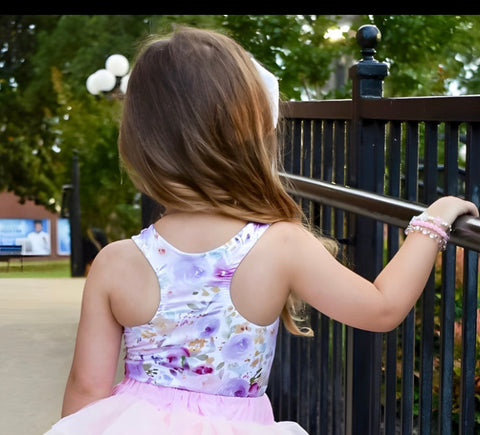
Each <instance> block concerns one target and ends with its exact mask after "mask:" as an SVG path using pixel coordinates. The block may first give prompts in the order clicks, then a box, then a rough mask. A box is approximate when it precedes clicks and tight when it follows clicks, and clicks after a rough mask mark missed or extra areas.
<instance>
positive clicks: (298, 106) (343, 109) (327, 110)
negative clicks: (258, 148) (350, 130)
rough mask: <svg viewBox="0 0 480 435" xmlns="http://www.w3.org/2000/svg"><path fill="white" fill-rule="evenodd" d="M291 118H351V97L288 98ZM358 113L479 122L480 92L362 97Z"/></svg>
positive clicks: (392, 118) (390, 118) (284, 111)
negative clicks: (447, 94) (478, 93)
mask: <svg viewBox="0 0 480 435" xmlns="http://www.w3.org/2000/svg"><path fill="white" fill-rule="evenodd" d="M281 107H282V115H283V116H284V117H285V118H290V119H343V120H349V119H352V116H353V115H352V113H353V106H352V100H321V101H287V102H283V103H282V105H281ZM358 110H359V112H358V114H359V116H360V117H361V118H364V119H378V120H384V121H433V122H435V121H437V122H480V95H462V96H455V97H454V96H433V97H396V98H361V99H360V101H358Z"/></svg>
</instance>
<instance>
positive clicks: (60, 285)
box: [0, 278, 85, 435]
mask: <svg viewBox="0 0 480 435" xmlns="http://www.w3.org/2000/svg"><path fill="white" fill-rule="evenodd" d="M84 282H85V279H84V278H52V279H49V278H40V279H34V278H2V279H0V434H4V435H41V434H43V433H44V432H45V431H46V430H47V429H48V428H49V427H50V426H51V425H52V423H54V422H55V421H56V420H58V419H59V418H60V411H61V406H62V399H63V390H64V388H65V382H66V379H67V376H68V372H69V370H70V364H71V360H72V355H73V348H74V344H75V334H76V329H77V323H78V318H79V314H80V303H81V294H82V289H83V285H84Z"/></svg>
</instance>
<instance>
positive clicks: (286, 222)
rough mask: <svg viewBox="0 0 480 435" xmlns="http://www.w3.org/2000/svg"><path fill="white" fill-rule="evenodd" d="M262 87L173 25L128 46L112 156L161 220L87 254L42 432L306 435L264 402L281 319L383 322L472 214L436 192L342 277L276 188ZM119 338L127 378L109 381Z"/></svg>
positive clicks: (246, 60)
mask: <svg viewBox="0 0 480 435" xmlns="http://www.w3.org/2000/svg"><path fill="white" fill-rule="evenodd" d="M271 78H272V77H271V75H269V74H268V73H266V71H265V70H264V69H263V68H262V67H260V65H258V63H256V62H255V61H254V60H253V59H252V58H251V57H250V55H249V54H248V53H247V52H246V51H245V50H243V49H242V48H241V47H240V46H239V45H238V44H237V43H235V42H234V41H232V40H231V39H229V38H228V37H225V36H223V35H221V34H218V33H215V32H211V31H205V30H195V29H189V28H186V29H185V28H183V29H179V30H177V31H176V32H175V33H174V34H173V36H171V37H170V38H168V39H160V40H151V41H149V42H148V43H147V44H146V46H145V47H144V48H143V50H142V51H141V53H140V55H139V57H138V59H137V61H136V63H135V66H134V68H133V70H132V72H131V76H130V79H129V84H128V90H127V94H126V99H125V106H124V113H123V119H122V123H121V128H120V137H119V150H120V154H121V157H122V160H123V162H124V164H125V166H126V168H127V170H128V171H129V173H130V175H131V177H132V180H133V181H134V182H135V184H136V186H137V187H138V189H139V190H140V191H141V192H144V193H146V194H147V195H149V196H150V197H152V198H154V199H155V200H156V201H158V202H159V203H160V204H162V205H163V206H164V207H165V213H164V214H163V215H162V217H161V218H160V219H159V220H157V221H156V222H155V223H154V224H153V225H151V226H150V227H149V228H146V229H144V230H143V231H142V232H141V234H139V235H137V236H134V237H132V239H130V240H122V241H117V242H114V243H111V244H109V245H107V246H106V247H105V248H103V249H102V251H101V252H100V253H99V254H98V255H97V257H96V258H95V260H94V263H93V265H92V268H91V270H90V273H89V275H88V278H87V281H86V284H85V289H84V295H83V302H82V310H81V317H80V322H79V326H78V335H77V341H76V347H75V354H74V358H73V363H72V368H71V372H70V376H69V378H68V382H67V386H66V390H65V397H64V402H63V410H62V416H63V418H62V419H61V420H60V421H59V422H57V423H56V424H55V425H54V426H53V428H52V429H51V430H50V431H49V432H48V434H49V435H54V434H88V435H95V434H115V435H119V434H129V435H130V434H135V435H138V434H157V433H158V434H175V435H180V434H193V435H199V434H221V435H227V434H255V435H256V434H305V433H306V432H305V431H304V430H303V429H302V428H301V427H300V426H299V425H298V424H297V423H295V422H275V421H274V418H273V412H272V408H271V404H270V401H269V399H268V397H267V395H266V393H265V390H266V387H267V383H268V378H269V374H270V368H271V364H272V361H273V358H274V353H275V340H276V334H277V331H278V328H279V319H280V318H282V320H283V322H284V324H285V325H286V327H287V328H288V329H289V330H290V331H291V332H292V333H294V334H300V333H302V332H301V331H300V330H299V328H297V326H296V324H295V322H294V317H293V315H292V312H293V311H292V307H293V305H294V302H295V300H302V301H304V302H306V303H308V304H310V305H312V306H313V307H315V308H316V309H317V310H319V311H321V312H322V313H324V314H325V315H327V316H329V317H331V318H333V319H335V320H337V321H339V322H343V323H345V324H347V325H350V326H353V327H355V328H361V329H365V330H369V331H389V330H391V329H393V328H395V327H396V326H397V325H399V324H400V323H401V322H402V320H403V319H404V317H405V316H406V314H407V313H408V312H409V311H410V309H411V308H412V306H413V305H414V304H415V301H416V300H417V299H418V297H419V296H420V294H421V292H422V290H423V288H424V285H425V283H426V281H427V278H428V276H429V275H430V272H431V268H432V266H433V264H434V260H435V258H436V256H437V253H438V251H439V249H441V248H442V247H443V245H444V244H445V243H446V241H447V239H448V232H449V228H450V224H452V223H453V222H454V221H455V219H456V218H457V217H458V216H459V215H462V214H466V213H468V214H471V215H473V216H478V210H477V208H476V207H475V205H474V204H472V203H471V202H468V201H464V200H462V199H459V198H455V197H443V198H441V199H439V200H437V201H436V202H434V203H433V204H432V205H431V206H430V207H428V208H427V210H426V214H424V215H421V216H419V217H416V218H414V220H413V221H412V223H411V225H410V226H409V229H408V236H407V238H406V240H405V242H404V243H403V245H402V247H401V248H400V250H399V251H398V253H397V255H396V256H395V257H394V258H393V259H392V260H391V261H390V262H389V263H388V264H387V266H386V267H385V268H384V269H383V271H382V272H381V273H380V274H379V275H378V277H377V278H376V279H375V281H374V282H373V283H372V282H369V281H368V280H366V279H364V278H362V277H361V276H359V275H357V274H355V273H354V272H352V271H351V270H350V269H348V268H347V267H345V266H343V265H342V264H340V263H339V262H338V261H337V260H336V259H335V257H334V256H333V255H332V254H331V253H330V252H329V251H328V250H327V249H326V247H325V244H324V242H323V241H322V240H320V239H319V238H317V237H315V236H314V235H312V233H310V232H309V231H307V230H306V229H305V228H304V226H303V225H302V214H301V211H300V209H299V207H298V206H297V204H296V203H295V202H294V201H293V200H292V199H291V197H290V196H289V195H288V194H287V193H286V191H285V190H284V188H283V186H282V184H281V181H280V178H279V176H278V168H277V142H276V132H275V124H276V109H277V107H276V106H275V104H273V105H272V101H274V102H275V103H276V101H275V98H273V100H272V99H271V98H270V93H269V92H268V89H269V87H271V85H272V80H271ZM265 79H267V81H266V80H265ZM265 83H268V86H267V85H266V84H265ZM273 90H275V86H274V87H273ZM406 277H408V282H406ZM122 337H123V338H124V340H125V347H126V356H125V378H124V380H123V381H122V382H121V383H120V384H118V385H116V386H114V387H113V383H114V376H115V371H116V366H117V361H118V358H119V352H120V348H121V341H122Z"/></svg>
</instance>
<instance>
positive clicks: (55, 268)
mask: <svg viewBox="0 0 480 435" xmlns="http://www.w3.org/2000/svg"><path fill="white" fill-rule="evenodd" d="M70 276H71V274H70V259H68V258H67V259H61V260H42V261H37V260H24V261H23V270H22V263H21V261H20V260H19V259H16V258H14V259H11V260H10V267H8V263H7V262H6V261H0V278H70Z"/></svg>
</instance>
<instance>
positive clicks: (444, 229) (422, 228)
mask: <svg viewBox="0 0 480 435" xmlns="http://www.w3.org/2000/svg"><path fill="white" fill-rule="evenodd" d="M450 231H452V226H451V225H450V224H449V223H448V222H444V221H442V220H441V219H440V218H438V217H432V216H429V215H428V214H427V213H425V212H423V213H422V214H420V215H418V216H414V217H413V218H412V220H411V221H410V223H409V224H408V227H407V228H406V229H405V235H408V234H409V233H411V232H420V233H422V234H424V235H426V236H428V237H430V238H431V239H434V240H436V241H437V242H438V247H439V249H440V251H445V249H446V247H447V242H448V239H449V237H450Z"/></svg>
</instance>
